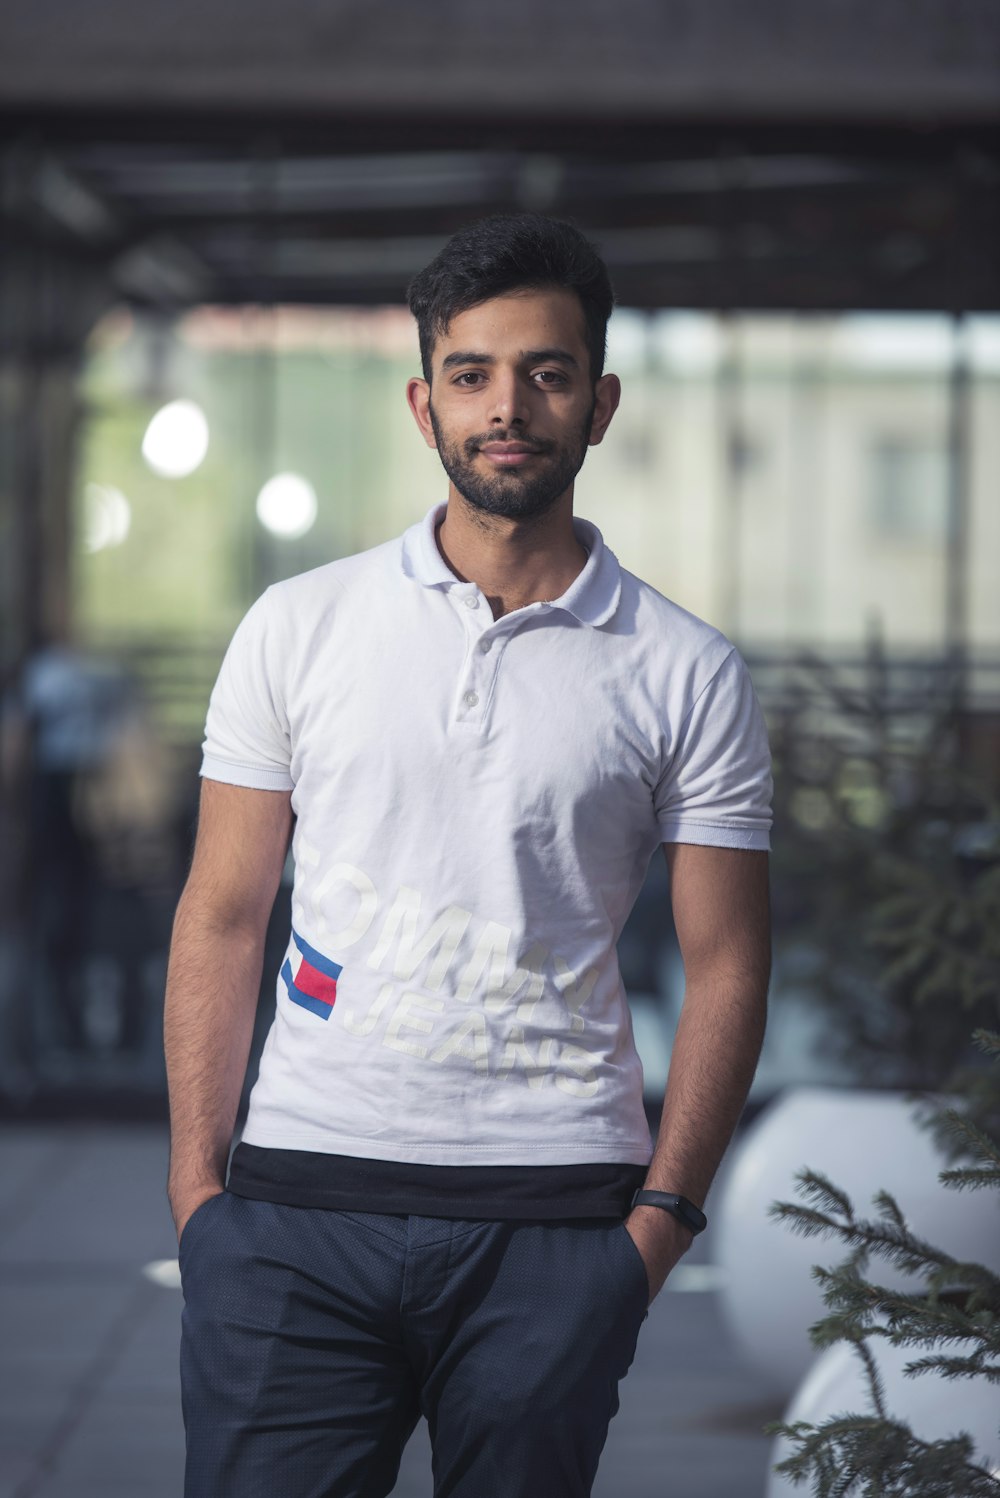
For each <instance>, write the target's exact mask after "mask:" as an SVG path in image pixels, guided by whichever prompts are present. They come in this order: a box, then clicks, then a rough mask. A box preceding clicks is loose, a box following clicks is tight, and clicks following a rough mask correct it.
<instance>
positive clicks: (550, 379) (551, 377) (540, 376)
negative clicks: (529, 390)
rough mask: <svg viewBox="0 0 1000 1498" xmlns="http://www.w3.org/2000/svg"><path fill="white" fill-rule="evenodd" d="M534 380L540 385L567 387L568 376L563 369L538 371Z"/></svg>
mask: <svg viewBox="0 0 1000 1498" xmlns="http://www.w3.org/2000/svg"><path fill="white" fill-rule="evenodd" d="M534 379H536V380H537V381H538V383H539V384H540V385H565V384H566V376H565V375H564V374H563V372H562V370H561V369H536V370H535V373H534Z"/></svg>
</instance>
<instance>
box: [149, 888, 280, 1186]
mask: <svg viewBox="0 0 1000 1498" xmlns="http://www.w3.org/2000/svg"><path fill="white" fill-rule="evenodd" d="M263 950H264V929H263V925H262V924H261V923H260V922H252V923H251V922H239V923H237V922H223V921H220V920H218V919H213V917H212V916H211V914H206V913H205V911H204V908H203V907H201V906H200V904H199V902H198V900H197V899H196V897H194V896H193V895H189V894H186V895H185V896H184V897H183V898H182V900H181V903H180V906H179V907H178V911H177V919H176V921H175V923H174V936H173V942H172V944H171V951H170V966H169V971H168V974H167V993H166V1005H165V1014H164V1048H165V1051H166V1060H167V1083H168V1089H169V1095H170V1178H169V1186H168V1190H169V1195H170V1200H171V1205H172V1206H173V1209H174V1213H175V1216H177V1215H178V1213H179V1212H182V1211H183V1209H184V1206H185V1204H186V1203H187V1204H189V1203H190V1202H192V1201H195V1202H196V1201H197V1198H198V1197H199V1196H202V1197H204V1196H208V1195H211V1193H212V1192H213V1191H215V1190H218V1189H219V1188H220V1187H221V1186H222V1185H223V1184H224V1180H225V1170H226V1160H227V1157H228V1153H229V1146H230V1143H231V1140H232V1133H233V1126H234V1124H235V1121H236V1110H237V1108H238V1106H239V1099H240V1092H241V1089H242V1086H243V1078H244V1075H245V1073H246V1066H247V1058H248V1056H249V1052H250V1041H251V1037H252V1035H253V1024H254V1014H255V1011H256V1006H257V994H258V992H259V989H260V975H261V966H262V962H263Z"/></svg>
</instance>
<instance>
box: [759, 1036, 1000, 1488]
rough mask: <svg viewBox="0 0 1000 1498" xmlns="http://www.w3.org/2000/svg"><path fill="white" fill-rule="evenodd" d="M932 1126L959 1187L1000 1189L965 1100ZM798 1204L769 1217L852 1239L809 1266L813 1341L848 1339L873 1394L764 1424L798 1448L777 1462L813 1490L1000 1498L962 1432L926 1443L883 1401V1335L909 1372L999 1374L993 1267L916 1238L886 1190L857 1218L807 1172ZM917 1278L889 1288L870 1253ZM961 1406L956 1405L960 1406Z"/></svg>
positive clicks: (989, 1151)
mask: <svg viewBox="0 0 1000 1498" xmlns="http://www.w3.org/2000/svg"><path fill="white" fill-rule="evenodd" d="M975 1039H976V1041H977V1043H978V1045H979V1047H980V1049H981V1050H982V1051H983V1052H984V1053H986V1054H987V1055H992V1057H993V1060H994V1065H993V1067H991V1068H990V1070H991V1071H992V1072H993V1073H994V1075H995V1074H996V1072H997V1071H998V1070H1000V1066H998V1064H997V1063H1000V1034H996V1033H995V1032H990V1031H984V1030H981V1031H977V1032H976V1036H975ZM936 1121H937V1125H938V1127H939V1128H940V1130H941V1131H943V1132H950V1133H951V1134H952V1135H953V1136H954V1137H955V1138H956V1140H957V1141H958V1145H957V1149H956V1150H954V1151H952V1153H953V1154H957V1155H960V1156H964V1157H965V1158H966V1159H968V1160H969V1161H970V1163H969V1164H967V1165H963V1166H957V1167H953V1168H951V1169H948V1170H944V1171H942V1172H941V1173H940V1175H939V1180H940V1181H941V1182H942V1184H944V1185H946V1186H948V1187H950V1188H952V1189H954V1190H963V1189H965V1190H982V1189H988V1190H992V1191H994V1192H996V1191H998V1190H1000V1143H998V1142H997V1140H996V1139H995V1138H990V1137H989V1136H988V1135H987V1134H986V1133H985V1132H984V1131H983V1130H982V1129H981V1128H980V1127H979V1126H978V1124H977V1123H976V1122H975V1121H974V1119H973V1118H972V1117H971V1115H970V1113H969V1110H968V1109H967V1108H966V1107H965V1106H964V1105H962V1104H960V1105H959V1106H958V1107H952V1108H949V1109H946V1110H942V1111H941V1112H940V1113H939V1114H938V1116H937V1120H936ZM798 1179H799V1188H798V1190H799V1195H800V1196H801V1197H802V1199H803V1202H804V1205H800V1204H798V1203H794V1202H777V1203H775V1205H774V1206H773V1207H772V1208H771V1215H772V1216H773V1217H775V1218H777V1219H779V1220H780V1221H783V1222H786V1223H787V1224H788V1225H789V1226H790V1227H791V1228H792V1229H793V1230H794V1231H796V1232H799V1233H803V1234H805V1235H806V1236H807V1237H812V1236H815V1235H817V1234H819V1235H833V1236H835V1237H839V1238H840V1240H841V1241H842V1242H843V1243H844V1244H846V1245H847V1246H848V1247H849V1248H850V1254H849V1256H848V1257H847V1259H846V1260H844V1262H843V1263H841V1264H839V1265H837V1266H836V1267H835V1268H833V1269H821V1268H816V1269H814V1270H813V1274H814V1275H815V1276H816V1278H817V1279H818V1280H819V1282H820V1284H821V1285H822V1286H823V1298H824V1300H825V1302H826V1306H827V1312H828V1314H827V1315H826V1316H825V1317H824V1318H823V1319H822V1320H821V1321H819V1322H817V1323H816V1325H815V1326H813V1327H812V1329H811V1336H812V1339H813V1342H814V1343H815V1345H816V1346H817V1347H819V1348H825V1347H829V1346H831V1345H832V1344H833V1343H835V1342H849V1343H851V1344H852V1345H853V1347H854V1348H855V1350H856V1351H857V1353H858V1356H859V1357H860V1358H861V1361H862V1364H863V1366H864V1370H865V1378H866V1383H867V1387H868V1393H869V1397H870V1401H871V1406H872V1408H871V1411H870V1412H867V1413H865V1414H850V1413H848V1414H843V1413H839V1412H838V1413H837V1414H835V1415H833V1416H831V1417H830V1418H829V1419H827V1420H825V1421H824V1422H823V1423H822V1424H821V1425H813V1424H810V1423H809V1422H807V1421H796V1422H794V1423H791V1424H787V1423H779V1424H776V1425H773V1426H771V1427H769V1429H770V1430H771V1432H772V1433H773V1434H779V1435H783V1436H785V1437H786V1438H787V1440H788V1441H789V1442H790V1444H791V1445H792V1447H793V1451H792V1454H791V1455H790V1456H788V1457H786V1458H785V1460H783V1461H782V1462H780V1463H779V1464H778V1466H777V1469H776V1470H777V1471H779V1472H782V1473H784V1474H785V1475H786V1476H788V1477H790V1478H791V1479H792V1480H793V1482H795V1483H796V1484H798V1483H800V1482H806V1481H810V1482H811V1491H812V1494H813V1495H814V1498H848V1495H857V1498H896V1495H899V1498H904V1495H905V1498H1000V1477H998V1476H997V1475H995V1474H993V1473H991V1472H990V1470H989V1469H988V1467H987V1466H985V1465H983V1463H982V1461H980V1460H977V1456H976V1452H975V1450H974V1446H973V1442H972V1440H971V1438H970V1437H969V1436H968V1435H967V1434H962V1433H960V1434H957V1435H955V1436H953V1437H951V1438H949V1439H947V1440H937V1441H927V1440H924V1439H923V1438H922V1437H921V1436H920V1435H919V1433H917V1432H915V1431H914V1430H913V1429H912V1428H911V1427H910V1425H909V1424H908V1423H907V1422H906V1421H905V1420H900V1419H898V1418H896V1417H894V1416H893V1414H892V1412H891V1411H890V1410H889V1408H888V1405H887V1401H886V1396H885V1389H884V1386H883V1382H882V1379H881V1377H880V1374H879V1368H878V1356H877V1351H876V1349H877V1346H878V1342H879V1340H880V1339H882V1340H884V1341H886V1342H888V1343H890V1344H891V1345H893V1346H896V1347H906V1348H913V1349H914V1350H915V1351H919V1352H920V1354H921V1355H920V1356H917V1357H915V1358H914V1360H913V1361H912V1362H910V1363H907V1365H906V1368H905V1372H906V1374H907V1375H909V1376H914V1377H916V1376H919V1375H920V1374H922V1373H928V1372H936V1373H938V1374H939V1375H941V1376H943V1377H944V1378H946V1379H949V1380H952V1379H954V1380H961V1379H970V1378H974V1379H985V1380H987V1381H989V1382H990V1383H993V1384H997V1383H1000V1277H998V1276H997V1275H996V1274H995V1273H994V1272H993V1270H991V1269H988V1268H986V1267H985V1265H982V1264H976V1263H968V1262H965V1263H963V1262H961V1261H959V1260H956V1259H954V1258H952V1257H951V1255H949V1254H946V1253H944V1252H942V1251H941V1250H940V1249H938V1248H935V1247H934V1246H933V1245H931V1244H929V1243H926V1242H924V1241H923V1240H921V1239H919V1238H917V1237H916V1236H915V1235H914V1234H913V1233H912V1232H911V1230H910V1228H909V1226H908V1225H907V1221H906V1217H905V1215H904V1213H903V1211H902V1210H901V1208H900V1205H899V1203H898V1202H897V1201H896V1200H895V1198H894V1197H893V1196H891V1195H890V1194H889V1192H887V1191H882V1192H879V1193H878V1195H877V1196H876V1197H875V1198H874V1205H875V1207H876V1216H875V1218H873V1219H871V1220H867V1219H863V1218H859V1217H857V1216H856V1214H855V1211H854V1207H853V1204H852V1203H851V1201H850V1199H849V1197H848V1196H847V1195H846V1193H845V1192H843V1191H841V1190H840V1189H839V1188H838V1187H837V1186H835V1185H833V1184H832V1183H831V1182H830V1181H828V1180H827V1179H826V1178H825V1177H824V1176H822V1175H819V1174H817V1173H816V1172H813V1171H808V1170H807V1171H803V1172H802V1173H801V1174H800V1176H799V1178H798ZM873 1256H874V1257H876V1258H880V1259H882V1260H884V1261H887V1262H888V1263H890V1264H892V1265H894V1266H895V1268H896V1269H898V1270H901V1271H902V1273H903V1274H904V1275H907V1276H912V1277H913V1278H914V1279H915V1280H916V1281H917V1286H918V1287H917V1289H915V1290H914V1291H903V1290H894V1289H889V1288H887V1287H886V1286H884V1285H879V1284H876V1283H873V1282H872V1281H871V1280H870V1279H869V1278H868V1266H869V1263H870V1260H871V1258H872V1257H873ZM958 1407H960V1406H959V1405H957V1404H956V1408H958Z"/></svg>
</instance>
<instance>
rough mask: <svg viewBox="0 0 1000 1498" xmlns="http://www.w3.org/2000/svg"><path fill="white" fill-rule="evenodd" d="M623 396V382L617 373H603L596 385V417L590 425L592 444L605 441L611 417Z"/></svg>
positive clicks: (595, 444) (593, 445) (594, 445)
mask: <svg viewBox="0 0 1000 1498" xmlns="http://www.w3.org/2000/svg"><path fill="white" fill-rule="evenodd" d="M621 398H622V382H621V380H620V379H619V378H618V376H617V375H615V374H606V375H601V378H600V379H599V380H598V381H597V384H596V385H595V386H594V419H593V421H592V423H591V427H590V446H591V447H596V446H597V445H598V443H599V442H603V440H604V433H605V432H606V431H607V429H608V427H609V426H610V425H611V418H612V416H614V414H615V412H616V411H617V410H618V402H619V401H620V400H621Z"/></svg>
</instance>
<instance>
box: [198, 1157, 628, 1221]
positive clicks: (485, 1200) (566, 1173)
mask: <svg viewBox="0 0 1000 1498" xmlns="http://www.w3.org/2000/svg"><path fill="white" fill-rule="evenodd" d="M645 1179H646V1166H645V1165H632V1164H628V1163H616V1162H611V1163H606V1162H597V1163H593V1164H589V1163H588V1164H584V1165H416V1164H410V1163H408V1162H404V1161H397V1160H373V1159H358V1158H356V1157H354V1156H352V1155H327V1154H321V1153H318V1152H315V1151H312V1150H283V1149H265V1148H263V1147H262V1146H260V1145H253V1144H238V1145H237V1146H236V1149H235V1150H234V1152H233V1158H232V1163H231V1165H230V1169H229V1181H228V1189H229V1190H230V1191H231V1192H233V1193H234V1195H236V1196H245V1197H249V1198H251V1199H252V1200H254V1201H268V1202H277V1203H280V1204H282V1205H284V1206H289V1207H324V1208H328V1209H333V1210H336V1211H349V1212H351V1211H353V1212H387V1213H395V1214H399V1215H403V1216H410V1215H416V1216H421V1217H453V1218H463V1219H466V1220H473V1221H474V1220H477V1219H478V1220H483V1221H488V1222H489V1221H493V1222H502V1221H514V1220H522V1221H525V1220H534V1221H557V1220H559V1219H560V1218H580V1217H619V1218H621V1217H625V1216H626V1215H627V1213H628V1210H629V1205H630V1203H631V1200H632V1197H633V1195H634V1194H635V1192H636V1190H637V1189H638V1188H639V1187H640V1186H642V1185H643V1183H644V1182H645Z"/></svg>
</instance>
